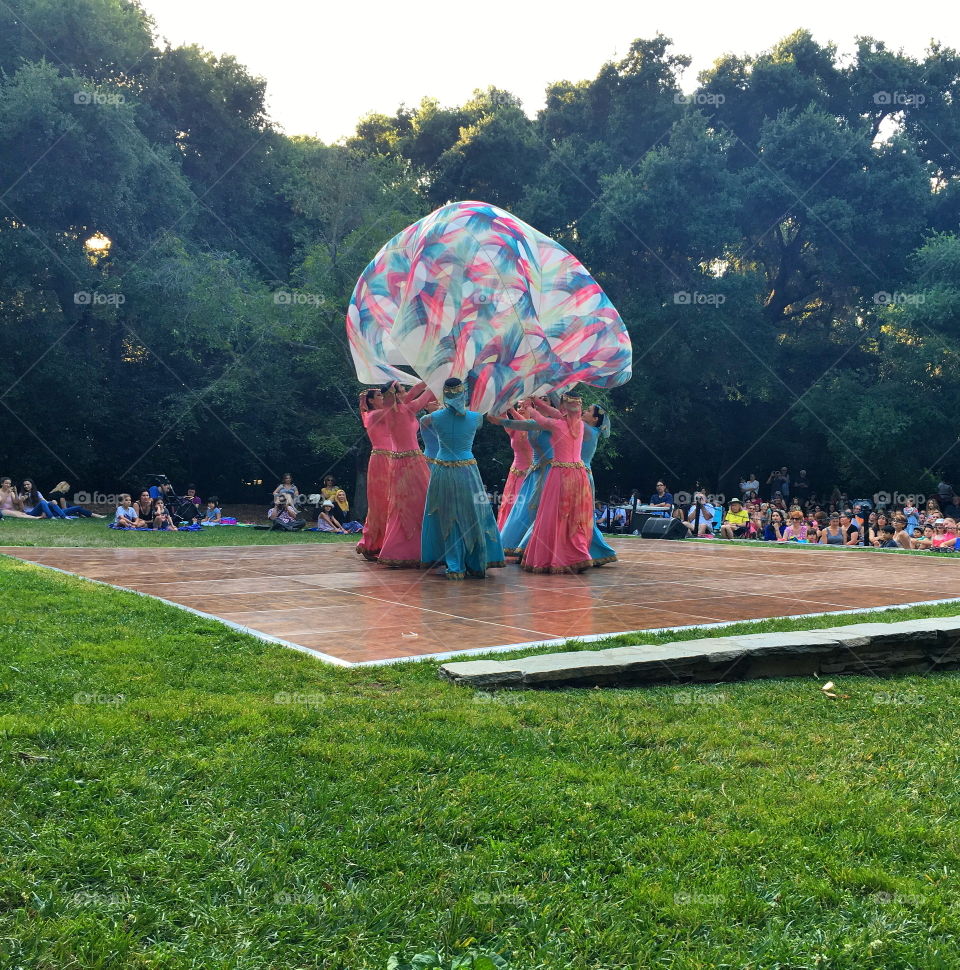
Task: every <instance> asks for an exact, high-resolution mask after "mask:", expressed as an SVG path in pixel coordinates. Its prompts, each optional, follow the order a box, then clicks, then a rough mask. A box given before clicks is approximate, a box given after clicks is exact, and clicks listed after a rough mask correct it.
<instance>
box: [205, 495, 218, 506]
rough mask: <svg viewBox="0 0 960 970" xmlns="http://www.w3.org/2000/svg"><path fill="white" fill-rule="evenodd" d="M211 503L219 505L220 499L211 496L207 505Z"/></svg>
mask: <svg viewBox="0 0 960 970" xmlns="http://www.w3.org/2000/svg"><path fill="white" fill-rule="evenodd" d="M210 502H213V504H214V505H219V504H220V499H218V498H217V496H216V495H211V496H210V498H208V499H207V504H209V503H210Z"/></svg>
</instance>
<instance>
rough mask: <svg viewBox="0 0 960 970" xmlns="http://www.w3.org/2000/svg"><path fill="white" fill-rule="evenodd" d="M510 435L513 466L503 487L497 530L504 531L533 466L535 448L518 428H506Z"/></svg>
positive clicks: (524, 432) (525, 434)
mask: <svg viewBox="0 0 960 970" xmlns="http://www.w3.org/2000/svg"><path fill="white" fill-rule="evenodd" d="M505 430H506V432H507V434H508V435H510V447H511V448H513V464H512V465H511V466H510V471H509V472H507V483H506V485H504V486H503V498H502V499H501V500H500V512H499V513H498V515H497V528H498V529H502V528H503V524H504V522H506V521H507V516H508V515H509V514H510V509H512V508H513V503H514V502H516V500H517V493H518V492H519V491H520V486H521V485H523V480H524V479H525V478H526V477H527V472H528V471H529V470H530V466H531V465H532V464H533V447H532V446H531V444H530V439H529V438H528V437H527V432H526V431H519V430H517V429H516V428H506V429H505Z"/></svg>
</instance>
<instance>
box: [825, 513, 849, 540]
mask: <svg viewBox="0 0 960 970" xmlns="http://www.w3.org/2000/svg"><path fill="white" fill-rule="evenodd" d="M845 541H846V538H845V537H844V534H843V529H842V528H841V526H840V516H839V515H837V513H836V512H834V513H833V514H832V515H831V516H830V518H829V519H828V520H827V526H826V528H825V529H823V531H822V532H821V533H820V539H819V542H820V545H822V546H842V545H843V544H844V542H845Z"/></svg>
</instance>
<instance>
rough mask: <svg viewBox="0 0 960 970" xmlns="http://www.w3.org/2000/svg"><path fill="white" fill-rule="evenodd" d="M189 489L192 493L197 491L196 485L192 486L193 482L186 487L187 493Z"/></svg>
mask: <svg viewBox="0 0 960 970" xmlns="http://www.w3.org/2000/svg"><path fill="white" fill-rule="evenodd" d="M191 488H192V489H193V490H194V491H196V490H197V486H196V485H194V484H193V482H191V483H190V484H189V485H188V486H187V491H188V492H189V491H190V489H191Z"/></svg>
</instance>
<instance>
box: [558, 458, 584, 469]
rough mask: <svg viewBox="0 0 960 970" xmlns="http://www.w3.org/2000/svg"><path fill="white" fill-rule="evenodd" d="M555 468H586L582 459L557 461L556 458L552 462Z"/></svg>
mask: <svg viewBox="0 0 960 970" xmlns="http://www.w3.org/2000/svg"><path fill="white" fill-rule="evenodd" d="M551 464H552V465H553V467H554V468H586V467H587V466H586V465H585V464H584V463H583V462H582V461H557V460H556V458H554V459H553V461H552V462H551Z"/></svg>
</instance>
